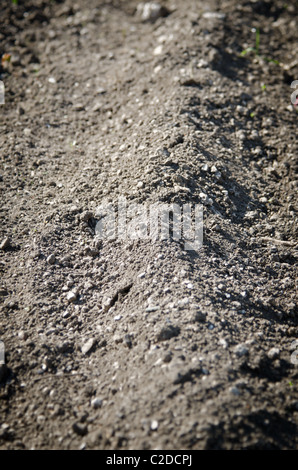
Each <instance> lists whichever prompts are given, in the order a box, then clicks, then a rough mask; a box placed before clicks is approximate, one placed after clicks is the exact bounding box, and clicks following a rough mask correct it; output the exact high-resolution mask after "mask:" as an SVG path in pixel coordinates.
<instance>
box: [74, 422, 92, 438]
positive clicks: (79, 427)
mask: <svg viewBox="0 0 298 470" xmlns="http://www.w3.org/2000/svg"><path fill="white" fill-rule="evenodd" d="M72 429H73V431H74V432H75V433H76V434H78V435H79V436H86V434H87V433H88V428H87V426H86V424H82V423H74V424H73V425H72Z"/></svg>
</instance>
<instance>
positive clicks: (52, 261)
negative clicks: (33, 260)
mask: <svg viewBox="0 0 298 470" xmlns="http://www.w3.org/2000/svg"><path fill="white" fill-rule="evenodd" d="M47 263H48V264H55V263H56V258H55V255H53V254H51V255H49V256H48V257H47Z"/></svg>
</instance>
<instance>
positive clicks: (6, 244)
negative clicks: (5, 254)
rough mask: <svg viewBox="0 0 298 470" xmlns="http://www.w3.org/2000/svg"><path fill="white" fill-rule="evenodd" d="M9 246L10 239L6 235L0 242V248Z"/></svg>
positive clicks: (3, 248) (4, 248)
mask: <svg viewBox="0 0 298 470" xmlns="http://www.w3.org/2000/svg"><path fill="white" fill-rule="evenodd" d="M9 246H10V239H9V238H8V237H6V238H4V240H2V242H1V244H0V250H6V248H8V247H9Z"/></svg>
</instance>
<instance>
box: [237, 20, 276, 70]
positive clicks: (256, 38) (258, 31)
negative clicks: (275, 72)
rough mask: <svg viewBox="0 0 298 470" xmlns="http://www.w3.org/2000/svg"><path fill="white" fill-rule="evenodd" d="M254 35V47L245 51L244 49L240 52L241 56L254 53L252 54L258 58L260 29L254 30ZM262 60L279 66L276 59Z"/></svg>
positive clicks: (265, 58) (267, 58)
mask: <svg viewBox="0 0 298 470" xmlns="http://www.w3.org/2000/svg"><path fill="white" fill-rule="evenodd" d="M255 33H256V37H255V47H247V48H246V49H244V50H243V51H242V52H241V54H240V55H241V56H242V57H244V56H245V55H246V54H248V53H249V52H254V54H255V55H256V56H260V29H259V28H257V29H256V30H255ZM263 59H264V60H265V61H266V62H272V63H274V64H276V65H279V61H278V60H276V59H271V58H270V57H263Z"/></svg>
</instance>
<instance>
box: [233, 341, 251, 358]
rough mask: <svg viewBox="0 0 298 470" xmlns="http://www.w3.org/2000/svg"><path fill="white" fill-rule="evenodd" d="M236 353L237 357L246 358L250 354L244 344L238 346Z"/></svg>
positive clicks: (235, 349)
mask: <svg viewBox="0 0 298 470" xmlns="http://www.w3.org/2000/svg"><path fill="white" fill-rule="evenodd" d="M234 352H235V353H236V354H237V356H239V357H241V356H246V355H247V354H248V352H249V351H248V348H247V347H246V346H245V345H244V344H237V346H236V347H235V348H234Z"/></svg>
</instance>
